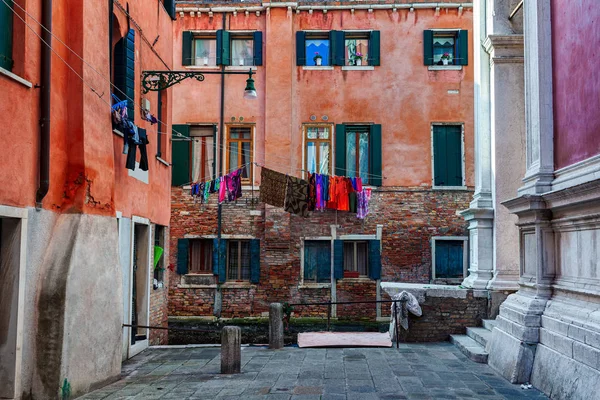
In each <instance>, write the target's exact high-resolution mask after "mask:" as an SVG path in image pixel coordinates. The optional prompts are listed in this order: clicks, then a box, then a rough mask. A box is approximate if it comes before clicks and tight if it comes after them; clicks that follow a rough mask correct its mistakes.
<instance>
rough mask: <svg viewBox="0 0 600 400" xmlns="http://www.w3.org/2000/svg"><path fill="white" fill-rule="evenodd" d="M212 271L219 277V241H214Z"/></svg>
mask: <svg viewBox="0 0 600 400" xmlns="http://www.w3.org/2000/svg"><path fill="white" fill-rule="evenodd" d="M212 270H213V274H214V275H219V239H213V253H212Z"/></svg>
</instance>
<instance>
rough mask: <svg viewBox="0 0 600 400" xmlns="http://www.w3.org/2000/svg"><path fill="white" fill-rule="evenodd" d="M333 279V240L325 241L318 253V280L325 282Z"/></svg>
mask: <svg viewBox="0 0 600 400" xmlns="http://www.w3.org/2000/svg"><path fill="white" fill-rule="evenodd" d="M330 280H331V242H329V241H323V246H320V247H319V251H318V253H317V282H318V283H324V282H329V281H330Z"/></svg>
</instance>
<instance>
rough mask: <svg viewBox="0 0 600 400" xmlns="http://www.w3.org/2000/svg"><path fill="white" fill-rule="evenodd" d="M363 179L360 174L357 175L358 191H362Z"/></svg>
mask: <svg viewBox="0 0 600 400" xmlns="http://www.w3.org/2000/svg"><path fill="white" fill-rule="evenodd" d="M362 189H363V187H362V179H361V178H360V176H357V177H356V191H357V192H362Z"/></svg>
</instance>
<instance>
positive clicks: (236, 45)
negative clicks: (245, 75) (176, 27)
mask: <svg viewBox="0 0 600 400" xmlns="http://www.w3.org/2000/svg"><path fill="white" fill-rule="evenodd" d="M262 38H263V34H262V32H260V31H255V32H252V33H236V32H235V31H227V30H223V29H219V30H218V31H217V32H216V34H215V33H214V32H191V31H184V32H183V35H182V49H181V65H184V66H189V65H194V66H215V65H237V66H254V65H262V63H263V51H262V42H263V39H262Z"/></svg>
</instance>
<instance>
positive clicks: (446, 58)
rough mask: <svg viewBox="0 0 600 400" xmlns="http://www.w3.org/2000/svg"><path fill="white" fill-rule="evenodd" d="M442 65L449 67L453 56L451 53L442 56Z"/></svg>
mask: <svg viewBox="0 0 600 400" xmlns="http://www.w3.org/2000/svg"><path fill="white" fill-rule="evenodd" d="M441 59H442V65H448V63H449V62H450V61H451V60H452V56H451V55H450V53H444V54H442V57H441Z"/></svg>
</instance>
